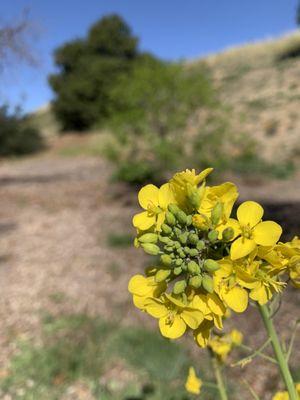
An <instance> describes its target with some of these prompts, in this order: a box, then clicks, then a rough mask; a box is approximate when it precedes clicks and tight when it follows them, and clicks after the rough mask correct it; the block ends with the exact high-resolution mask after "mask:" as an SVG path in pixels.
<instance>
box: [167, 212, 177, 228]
mask: <svg viewBox="0 0 300 400" xmlns="http://www.w3.org/2000/svg"><path fill="white" fill-rule="evenodd" d="M166 221H167V223H168V225H171V226H174V225H175V224H176V219H175V217H174V215H173V214H172V213H171V212H170V211H167V212H166Z"/></svg>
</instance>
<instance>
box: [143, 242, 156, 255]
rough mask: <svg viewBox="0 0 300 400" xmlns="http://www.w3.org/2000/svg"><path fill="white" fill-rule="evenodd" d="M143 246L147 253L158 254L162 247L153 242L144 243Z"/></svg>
mask: <svg viewBox="0 0 300 400" xmlns="http://www.w3.org/2000/svg"><path fill="white" fill-rule="evenodd" d="M142 248H143V249H144V250H145V252H146V253H147V254H150V255H152V256H157V255H158V254H159V253H160V248H159V247H158V246H157V245H156V244H153V243H142Z"/></svg>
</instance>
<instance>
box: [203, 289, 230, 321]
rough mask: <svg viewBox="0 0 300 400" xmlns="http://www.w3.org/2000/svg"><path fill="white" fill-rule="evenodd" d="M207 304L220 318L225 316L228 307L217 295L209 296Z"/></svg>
mask: <svg viewBox="0 0 300 400" xmlns="http://www.w3.org/2000/svg"><path fill="white" fill-rule="evenodd" d="M207 304H208V307H209V308H210V309H211V311H212V312H213V313H214V314H216V315H220V316H221V315H224V314H225V311H226V307H225V306H224V304H223V303H222V301H221V300H220V299H219V297H218V296H217V295H216V294H215V293H212V294H208V295H207Z"/></svg>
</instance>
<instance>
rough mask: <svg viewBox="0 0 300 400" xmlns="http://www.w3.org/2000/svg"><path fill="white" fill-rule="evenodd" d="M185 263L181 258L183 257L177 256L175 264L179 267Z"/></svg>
mask: <svg viewBox="0 0 300 400" xmlns="http://www.w3.org/2000/svg"><path fill="white" fill-rule="evenodd" d="M182 263H183V261H182V260H181V258H177V260H176V261H175V265H176V266H177V267H180V265H181V264H182Z"/></svg>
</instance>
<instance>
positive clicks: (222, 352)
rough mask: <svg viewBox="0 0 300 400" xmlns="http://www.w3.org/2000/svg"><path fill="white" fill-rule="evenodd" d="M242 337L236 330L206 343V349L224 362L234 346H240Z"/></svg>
mask: <svg viewBox="0 0 300 400" xmlns="http://www.w3.org/2000/svg"><path fill="white" fill-rule="evenodd" d="M242 340H243V335H242V333H241V332H239V331H238V330H236V329H233V330H232V331H231V332H230V333H228V334H226V335H224V336H215V337H214V338H213V339H210V340H209V341H208V347H210V348H211V349H212V351H213V352H214V353H215V354H216V355H217V356H218V357H219V358H220V360H221V361H222V362H225V361H226V358H227V356H228V354H229V353H230V352H231V351H232V349H233V348H234V347H235V346H240V345H241V343H242Z"/></svg>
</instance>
